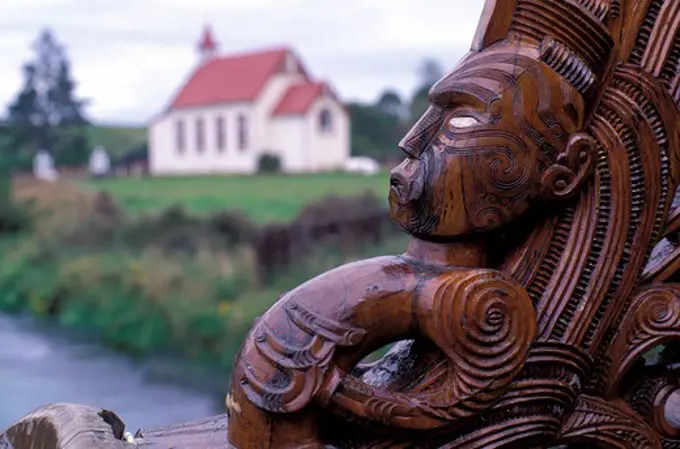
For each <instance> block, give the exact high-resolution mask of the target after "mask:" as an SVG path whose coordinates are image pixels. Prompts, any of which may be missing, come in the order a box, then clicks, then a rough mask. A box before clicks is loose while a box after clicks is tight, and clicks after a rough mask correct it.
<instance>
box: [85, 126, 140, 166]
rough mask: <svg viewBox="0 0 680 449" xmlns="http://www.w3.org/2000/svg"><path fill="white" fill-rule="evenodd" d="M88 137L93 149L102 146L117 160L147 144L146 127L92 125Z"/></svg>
mask: <svg viewBox="0 0 680 449" xmlns="http://www.w3.org/2000/svg"><path fill="white" fill-rule="evenodd" d="M88 137H89V140H90V145H92V147H93V148H94V147H96V146H97V145H102V146H104V147H105V148H106V149H107V150H108V152H109V154H110V155H111V156H112V157H113V158H114V159H116V158H118V157H120V156H122V155H124V154H125V153H127V152H128V151H130V150H134V149H136V148H138V147H139V146H140V145H142V144H144V143H145V142H146V127H143V126H139V127H134V126H116V125H95V124H92V125H90V126H89V127H88Z"/></svg>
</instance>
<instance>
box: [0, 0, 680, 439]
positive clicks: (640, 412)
mask: <svg viewBox="0 0 680 449" xmlns="http://www.w3.org/2000/svg"><path fill="white" fill-rule="evenodd" d="M454 7H455V6H454V5H453V3H452V5H451V8H454ZM430 100H431V106H430V107H429V109H428V110H427V111H426V112H425V113H424V114H423V116H422V118H421V119H420V120H419V121H418V122H417V123H416V124H415V125H414V126H413V128H412V129H411V131H410V132H408V133H407V135H406V136H405V137H404V139H403V140H402V141H401V142H400V145H399V146H400V148H401V150H402V151H403V152H404V161H403V162H402V163H401V164H399V165H398V166H397V167H395V168H394V169H393V170H392V174H391V182H390V186H389V188H390V190H389V201H390V210H391V217H392V218H393V220H394V221H396V222H397V223H398V224H399V225H400V226H401V227H402V228H403V229H404V230H405V231H406V232H407V233H409V234H410V235H411V236H412V242H411V244H410V245H409V248H408V250H407V251H406V252H405V253H404V254H402V255H399V256H391V257H380V258H376V259H371V260H364V261H361V262H357V263H353V264H349V265H346V266H342V267H339V268H337V269H335V270H332V271H330V272H327V273H325V274H323V275H321V276H319V277H317V278H315V279H312V280H310V281H308V282H307V283H305V284H303V285H301V286H299V287H298V288H296V289H294V290H292V291H290V292H288V293H286V294H285V295H283V296H282V297H281V298H280V299H279V300H278V301H277V302H276V303H275V304H274V306H273V307H272V308H271V309H270V310H269V311H267V312H266V313H265V314H264V315H263V316H262V317H261V318H260V319H259V320H258V321H257V322H256V323H255V325H254V326H253V328H252V330H251V331H250V333H249V335H248V336H247V338H246V340H245V342H244V343H243V345H242V347H241V349H240V351H239V353H238V355H237V357H236V360H235V362H234V371H233V375H232V378H231V383H230V388H229V394H228V395H227V398H226V407H227V418H226V419H228V422H227V421H226V419H225V418H219V417H218V418H216V419H215V420H214V421H211V423H212V424H206V423H203V424H201V426H200V429H202V430H200V431H199V430H195V433H194V434H193V435H195V436H196V441H199V437H198V435H201V437H200V441H201V443H200V444H198V443H197V445H198V446H200V447H203V448H207V447H209V448H216V447H226V446H228V445H230V446H231V447H235V448H238V449H249V448H263V449H264V448H266V449H287V448H308V449H319V448H347V449H363V448H366V449H369V448H372V449H379V448H439V449H453V448H501V447H532V448H538V447H545V448H547V447H554V446H562V447H575V446H578V447H582V446H583V445H586V446H597V447H603V448H610V447H611V448H635V449H637V448H661V447H664V448H676V447H680V375H679V373H678V371H677V369H678V366H680V351H678V349H677V347H676V346H675V344H676V342H678V341H680V284H676V283H675V282H677V281H680V236H679V233H680V195H677V198H676V192H677V191H678V183H679V181H680V1H678V0H487V4H486V7H485V9H484V13H483V16H482V19H481V21H480V25H479V28H478V30H477V33H476V35H475V38H474V42H473V44H472V50H471V52H470V53H469V54H468V55H467V56H466V57H465V58H463V60H462V61H461V62H460V63H459V64H458V66H457V67H456V68H455V69H454V70H453V71H452V72H451V73H450V74H448V75H446V76H445V77H444V78H442V79H441V80H440V81H439V82H438V83H436V84H435V85H434V86H433V87H432V89H431V91H430ZM395 342H396V344H395V345H394V346H393V348H392V349H391V350H390V351H389V352H388V353H387V355H385V356H384V357H383V358H381V359H380V360H379V361H378V362H376V363H373V364H370V365H365V364H362V360H364V358H365V357H366V356H367V355H368V354H370V353H372V352H373V351H375V350H376V349H379V348H381V347H383V346H384V345H386V344H389V343H395ZM659 345H665V346H666V348H665V350H664V351H663V353H662V356H659V357H657V359H656V361H647V362H645V359H644V358H643V356H644V355H645V354H646V353H647V352H648V351H650V350H651V349H654V348H656V347H658V346H659ZM678 347H680V346H678ZM225 427H226V429H227V430H226V431H225V430H224V429H225ZM187 428H191V426H190V425H186V426H180V427H174V428H171V429H166V430H163V429H160V430H158V429H155V430H150V431H142V432H140V433H139V434H138V435H139V437H140V439H142V440H144V439H145V438H146V440H147V441H146V443H147V444H149V445H150V447H160V446H162V444H163V443H166V444H167V445H172V444H171V436H172V438H175V441H176V442H177V443H176V444H179V442H181V443H182V444H184V445H185V446H187V447H189V446H190V445H189V444H185V443H187V438H189V437H187V435H188V433H189V432H188V431H186V429H187ZM206 428H212V429H219V435H221V437H220V438H224V439H226V440H227V441H228V443H227V441H225V440H223V439H215V438H212V437H206V436H205V433H206V432H207V431H206V430H205V429H206ZM13 429H14V431H15V433H13V434H11V435H15V434H16V427H14V428H13ZM182 429H184V430H182ZM183 432H184V433H183ZM7 435H10V433H9V432H8V433H7ZM154 438H158V441H162V442H163V443H158V441H154ZM217 440H219V443H214V444H213V443H212V442H214V441H217ZM0 441H1V440H0ZM208 441H211V443H208ZM154 444H155V445H154ZM173 444H174V443H173ZM198 446H197V447H198ZM40 447H43V446H40ZM162 447H166V446H162ZM183 447H184V446H183Z"/></svg>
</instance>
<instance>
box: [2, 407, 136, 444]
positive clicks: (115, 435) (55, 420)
mask: <svg viewBox="0 0 680 449" xmlns="http://www.w3.org/2000/svg"><path fill="white" fill-rule="evenodd" d="M105 419H106V420H105ZM107 421H109V422H107ZM123 429H124V425H123V424H122V422H121V421H120V419H119V418H117V416H115V414H111V412H104V411H103V410H102V409H97V408H94V407H88V406H83V405H76V404H53V405H48V406H46V407H42V408H40V409H38V410H36V411H34V412H32V413H30V414H28V415H27V416H25V417H24V418H22V419H21V420H19V421H18V422H16V423H15V424H14V425H12V426H11V427H9V428H8V429H7V430H6V431H5V432H3V433H2V434H0V447H2V444H6V445H7V447H9V448H13V449H93V448H102V449H124V448H125V447H126V444H125V443H124V442H123V441H122V439H121V438H122V436H123Z"/></svg>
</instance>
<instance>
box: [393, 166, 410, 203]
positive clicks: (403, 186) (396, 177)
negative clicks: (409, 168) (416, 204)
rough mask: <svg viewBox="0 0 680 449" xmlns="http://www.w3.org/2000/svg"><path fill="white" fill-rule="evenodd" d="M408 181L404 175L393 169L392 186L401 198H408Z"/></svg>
mask: <svg viewBox="0 0 680 449" xmlns="http://www.w3.org/2000/svg"><path fill="white" fill-rule="evenodd" d="M407 186H408V183H407V182H406V179H405V178H404V176H403V175H402V174H400V173H397V172H395V171H394V170H392V175H391V176H390V187H391V188H392V190H394V193H396V194H397V195H398V196H399V197H400V198H406V196H407V195H408V188H407Z"/></svg>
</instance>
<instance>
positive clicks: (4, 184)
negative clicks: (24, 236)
mask: <svg viewBox="0 0 680 449" xmlns="http://www.w3.org/2000/svg"><path fill="white" fill-rule="evenodd" d="M30 223H31V218H30V215H29V213H28V210H27V209H26V208H25V207H24V206H22V205H19V204H17V203H16V202H15V201H14V199H13V198H12V189H11V177H10V175H9V174H8V173H0V235H3V234H12V233H16V232H19V231H22V230H25V229H27V228H28V227H29V226H30Z"/></svg>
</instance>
